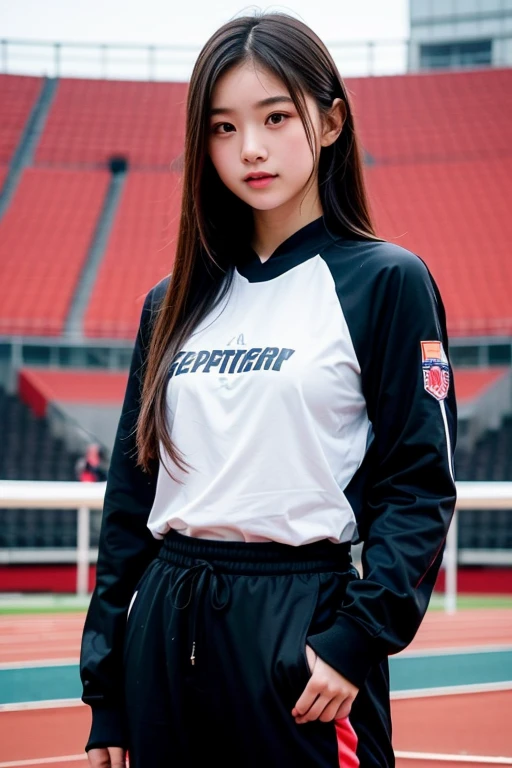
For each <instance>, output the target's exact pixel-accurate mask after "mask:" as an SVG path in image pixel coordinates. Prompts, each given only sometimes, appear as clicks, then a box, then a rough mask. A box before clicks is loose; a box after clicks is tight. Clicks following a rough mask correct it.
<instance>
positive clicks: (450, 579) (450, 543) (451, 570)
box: [444, 509, 459, 613]
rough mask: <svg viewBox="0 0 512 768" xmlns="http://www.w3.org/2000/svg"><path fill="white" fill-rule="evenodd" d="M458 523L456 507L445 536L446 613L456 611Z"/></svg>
mask: <svg viewBox="0 0 512 768" xmlns="http://www.w3.org/2000/svg"><path fill="white" fill-rule="evenodd" d="M458 525H459V513H458V511H457V509H455V512H454V513H453V518H452V522H451V525H450V530H449V531H448V536H447V538H446V550H445V556H444V557H445V585H444V610H445V611H446V613H455V612H456V611H457V548H458V547H457V539H458V536H457V528H458Z"/></svg>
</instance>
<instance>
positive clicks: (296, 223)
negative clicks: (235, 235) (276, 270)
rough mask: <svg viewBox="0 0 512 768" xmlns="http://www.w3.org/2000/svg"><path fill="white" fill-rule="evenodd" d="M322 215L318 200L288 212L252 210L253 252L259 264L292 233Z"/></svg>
mask: <svg viewBox="0 0 512 768" xmlns="http://www.w3.org/2000/svg"><path fill="white" fill-rule="evenodd" d="M322 214H323V211H322V206H321V204H320V200H319V199H318V198H316V200H314V201H313V202H312V203H311V204H304V205H302V206H297V205H295V206H294V208H293V210H289V211H285V210H282V209H281V208H278V209H274V210H271V211H257V210H254V211H253V216H254V233H253V238H252V248H253V250H254V251H255V252H256V253H257V254H258V256H259V257H260V261H261V262H265V261H267V259H269V258H270V256H271V255H272V254H273V253H274V251H275V250H276V248H277V247H278V246H279V245H280V244H281V243H283V242H284V241H285V240H287V239H288V238H289V237H290V236H291V235H293V234H294V232H297V231H298V230H299V229H302V227H305V226H306V225H307V224H310V223H311V222H312V221H314V220H315V219H318V218H320V216H322Z"/></svg>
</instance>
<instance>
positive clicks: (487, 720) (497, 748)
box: [0, 691, 512, 768]
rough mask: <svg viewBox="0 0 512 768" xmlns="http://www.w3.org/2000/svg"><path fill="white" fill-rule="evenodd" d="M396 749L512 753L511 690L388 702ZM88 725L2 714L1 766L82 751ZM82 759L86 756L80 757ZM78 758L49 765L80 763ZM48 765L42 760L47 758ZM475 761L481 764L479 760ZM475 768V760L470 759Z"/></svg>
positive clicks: (80, 713) (42, 714) (81, 709)
mask: <svg viewBox="0 0 512 768" xmlns="http://www.w3.org/2000/svg"><path fill="white" fill-rule="evenodd" d="M392 710H393V724H394V746H395V750H397V751H412V752H428V753H440V754H459V755H460V754H466V755H485V756H487V757H492V756H504V755H505V756H511V755H512V729H511V728H510V712H512V691H494V692H489V693H479V694H458V695H454V696H436V697H431V698H418V699H409V700H405V699H400V700H397V701H393V702H392ZM89 725H90V714H89V709H88V707H86V706H84V705H82V706H77V707H69V708H66V709H64V708H62V709H42V710H41V709H40V710H21V711H14V712H2V713H1V714H0V745H1V747H0V766H1V765H2V763H4V762H10V761H18V760H32V759H34V765H36V764H37V763H36V761H37V759H38V758H39V759H41V758H50V757H55V756H58V755H62V756H66V755H80V754H81V753H82V752H83V745H84V744H85V741H86V738H87V733H88V729H89ZM84 762H85V761H84ZM81 764H82V763H81V762H79V761H73V762H69V763H65V764H64V763H55V764H53V763H52V765H55V766H57V765H59V766H61V768H62V766H63V765H69V766H72V765H73V766H78V767H79V768H80V766H81ZM45 765H46V763H45ZM397 765H398V766H399V768H408V767H409V766H410V768H434V767H435V766H437V768H442V766H446V767H447V768H448V767H449V768H455V766H458V768H463V767H464V766H466V765H467V766H469V765H470V763H468V764H466V763H450V762H437V761H436V762H432V761H424V760H410V759H408V760H405V759H399V760H398V763H397ZM479 765H485V764H483V763H480V764H479ZM473 768H474V763H473Z"/></svg>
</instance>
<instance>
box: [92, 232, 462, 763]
mask: <svg viewBox="0 0 512 768" xmlns="http://www.w3.org/2000/svg"><path fill="white" fill-rule="evenodd" d="M168 281H169V278H166V279H164V280H163V281H161V282H160V283H158V284H157V285H156V286H155V287H154V288H153V289H152V290H151V291H150V292H149V294H148V295H147V297H146V300H145V303H144V307H143V310H142V315H141V322H140V327H139V331H138V333H137V338H136V342H135V347H134V350H133V355H132V361H131V366H130V373H129V377H128V384H127V388H126V394H125V398H124V402H123V408H122V412H121V418H120V420H119V425H118V429H117V433H116V438H115V441H114V448H113V452H112V457H111V462H110V467H109V472H108V478H107V487H106V491H105V500H104V506H103V517H102V527H101V534H100V542H99V550H98V566H97V572H96V587H95V590H94V593H93V595H92V599H91V603H90V606H89V610H88V613H87V618H86V622H85V628H84V634H83V639H82V652H81V661H80V668H81V677H82V682H83V696H82V698H83V700H84V701H85V702H86V703H87V704H90V705H91V707H92V709H93V721H92V730H91V735H90V739H89V742H88V746H87V748H88V749H89V748H92V747H94V746H105V745H107V744H108V745H119V746H122V745H125V744H127V743H128V738H127V734H126V723H125V721H124V716H123V712H124V702H123V693H122V692H123V666H122V655H123V636H124V627H125V623H126V616H127V614H128V609H129V605H130V602H131V600H132V597H133V595H134V593H136V590H137V584H138V582H139V580H140V579H141V577H142V576H143V574H144V573H145V571H146V568H147V566H148V565H149V564H150V563H151V562H152V561H153V560H154V558H155V556H156V554H157V553H158V551H159V548H160V545H161V537H162V536H164V535H165V533H166V531H168V530H169V529H170V528H175V529H177V530H179V531H181V532H182V533H184V534H189V535H192V536H201V537H208V538H216V539H231V540H241V541H248V542H262V541H268V540H271V541H278V542H285V543H287V544H289V545H292V546H297V547H300V546H301V545H303V544H305V543H306V542H313V541H316V540H318V539H330V540H332V541H334V542H336V541H348V540H351V539H352V540H354V539H356V538H359V539H360V540H362V541H363V542H364V543H363V548H362V565H363V578H361V579H354V580H352V581H351V582H350V583H349V584H348V586H347V588H346V592H345V595H344V598H343V603H342V604H340V607H339V609H338V610H337V611H336V616H335V619H334V623H333V624H332V625H331V626H330V627H329V628H328V629H326V630H325V631H323V632H321V633H319V634H313V635H309V636H308V644H309V645H310V646H311V647H312V648H313V649H314V650H315V651H316V653H317V654H318V655H319V656H320V658H322V659H324V661H326V662H327V663H328V664H329V665H330V666H332V667H333V668H334V669H336V670H338V671H339V672H340V674H342V675H343V676H344V677H346V678H347V679H348V680H350V681H351V682H352V683H354V685H356V686H357V687H358V688H360V687H361V686H362V685H364V681H365V679H366V677H367V675H368V673H369V671H370V670H371V669H372V667H373V666H374V665H376V664H379V663H380V662H381V661H382V660H383V659H384V658H385V657H386V656H387V655H388V654H391V653H396V652H398V651H400V650H402V649H403V648H405V647H406V646H407V644H408V643H410V641H411V640H412V638H413V636H414V634H415V632H416V631H417V629H418V627H419V625H420V623H421V620H422V618H423V616H424V614H425V611H426V609H427V606H428V602H429V599H430V595H431V593H432V590H433V587H434V584H435V581H436V577H437V574H438V571H439V567H440V564H441V560H442V555H443V548H444V543H445V539H446V534H447V531H448V527H449V523H450V520H451V517H452V514H453V510H454V506H455V495H456V494H455V483H454V478H453V467H452V450H453V447H454V444H455V430H456V406H455V395H454V388H453V379H452V372H451V368H450V363H449V360H448V357H447V352H448V346H447V337H446V321H445V314H444V309H443V304H442V301H441V298H440V296H439V292H438V290H437V287H436V285H435V283H434V281H433V279H432V277H431V275H430V273H429V271H428V269H427V267H426V266H425V264H424V263H423V261H422V260H421V259H420V258H418V257H417V256H415V255H414V254H412V253H410V252H409V251H406V250H405V249H403V248H400V247H398V246H396V245H393V244H390V243H386V242H378V241H367V240H366V241H363V240H348V239H345V238H342V237H338V236H335V235H334V234H333V233H332V232H330V231H328V229H327V227H326V225H325V222H324V220H323V218H320V219H318V220H316V221H313V222H312V223H310V224H308V225H307V226H305V227H304V228H302V229H301V230H299V231H298V232H296V233H295V234H293V235H292V236H291V237H289V238H288V239H287V240H286V241H285V242H283V243H282V244H281V245H280V246H279V247H278V248H277V249H276V251H275V252H274V253H273V254H272V256H271V257H270V258H269V259H268V260H267V261H265V262H264V263H262V262H261V261H260V259H259V257H258V256H257V254H255V253H254V252H252V251H249V252H248V253H244V254H243V255H242V257H241V258H240V260H239V262H238V263H237V264H236V271H235V274H234V280H233V283H232V285H231V289H230V290H229V292H228V293H227V294H226V296H225V297H224V299H223V301H222V303H221V304H219V306H218V307H217V308H216V309H214V310H213V311H212V312H211V313H210V314H209V316H208V317H206V318H205V319H204V321H203V322H202V323H201V324H200V326H198V327H197V328H196V330H195V332H194V333H193V334H192V336H191V337H190V338H189V339H188V340H187V341H186V343H185V344H184V346H183V349H181V350H180V351H179V353H178V354H177V356H176V358H175V359H174V361H173V362H172V365H171V370H170V371H169V381H168V389H167V409H168V418H169V426H170V429H171V436H172V438H173V440H174V442H175V444H176V446H177V448H178V449H179V450H180V451H181V452H182V453H183V456H184V458H185V460H186V461H187V462H188V463H189V465H190V466H191V470H190V472H189V473H188V474H187V475H181V476H180V474H179V471H178V470H177V468H176V467H174V466H173V467H172V468H171V469H172V472H174V473H176V474H177V478H176V480H179V479H182V480H183V483H179V482H177V481H176V480H171V478H170V477H169V475H168V474H167V472H166V471H165V466H162V464H165V462H166V459H165V454H163V458H162V464H160V463H159V462H158V461H157V460H154V461H153V462H152V466H153V469H154V471H153V472H151V473H148V472H144V471H143V470H142V468H141V467H140V466H139V465H138V463H137V450H136V443H135V435H136V424H137V419H138V415H139V412H140V404H141V386H142V381H143V372H144V370H145V362H146V358H147V350H148V348H149V341H150V336H151V328H152V323H153V319H154V317H155V313H156V312H157V311H158V309H159V306H160V304H161V302H162V301H163V299H164V298H165V295H166V292H167V288H168V284H169V283H168ZM379 674H381V673H380V672H379Z"/></svg>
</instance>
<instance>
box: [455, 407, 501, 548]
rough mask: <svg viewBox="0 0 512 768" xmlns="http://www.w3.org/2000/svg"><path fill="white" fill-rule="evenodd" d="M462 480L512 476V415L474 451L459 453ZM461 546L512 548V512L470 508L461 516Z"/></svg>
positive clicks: (456, 458)
mask: <svg viewBox="0 0 512 768" xmlns="http://www.w3.org/2000/svg"><path fill="white" fill-rule="evenodd" d="M455 460H456V461H455V469H456V475H457V479H458V480H473V481H484V480H493V481H500V480H501V481H504V480H510V478H511V477H512V417H508V418H507V419H505V420H504V422H503V424H502V426H501V429H500V430H498V431H488V432H486V434H485V435H484V436H483V437H482V438H481V439H480V440H479V441H478V443H477V445H476V446H475V448H474V450H473V451H471V452H462V451H456V452H455ZM459 547H460V548H461V549H511V548H512V514H511V512H510V511H509V510H508V509H503V510H478V509H476V510H468V511H464V512H463V513H462V514H461V515H460V517H459Z"/></svg>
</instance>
